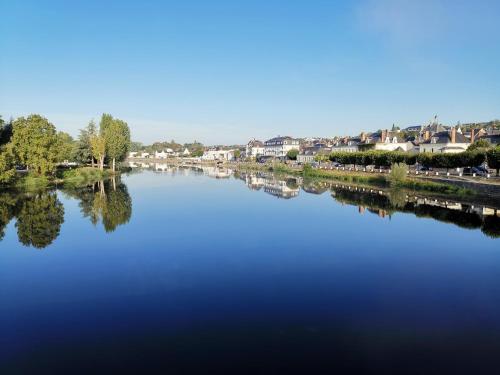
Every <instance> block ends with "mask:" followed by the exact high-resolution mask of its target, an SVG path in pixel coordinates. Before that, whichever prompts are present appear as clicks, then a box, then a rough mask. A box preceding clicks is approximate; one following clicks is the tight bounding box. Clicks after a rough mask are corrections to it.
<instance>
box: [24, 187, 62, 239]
mask: <svg viewBox="0 0 500 375" xmlns="http://www.w3.org/2000/svg"><path fill="white" fill-rule="evenodd" d="M63 222H64V207H63V205H62V203H61V202H60V201H59V199H57V195H56V193H52V192H51V193H42V194H38V195H35V196H34V197H31V198H29V199H26V200H24V201H23V202H22V204H21V208H20V210H19V213H18V215H17V221H16V228H17V235H18V237H19V241H20V242H21V243H22V244H23V245H25V246H33V247H35V248H37V249H43V248H44V247H46V246H48V245H50V244H51V243H52V242H53V241H54V240H55V239H56V238H57V236H58V235H59V232H60V230H61V225H62V223H63Z"/></svg>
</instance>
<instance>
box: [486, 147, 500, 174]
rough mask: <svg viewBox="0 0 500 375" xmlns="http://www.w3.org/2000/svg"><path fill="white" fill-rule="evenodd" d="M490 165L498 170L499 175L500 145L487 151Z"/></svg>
mask: <svg viewBox="0 0 500 375" xmlns="http://www.w3.org/2000/svg"><path fill="white" fill-rule="evenodd" d="M487 159H488V166H489V167H490V168H494V169H496V171H497V176H498V175H499V170H500V146H497V147H495V148H493V149H491V150H488V152H487Z"/></svg>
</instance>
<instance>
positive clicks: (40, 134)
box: [0, 114, 130, 183]
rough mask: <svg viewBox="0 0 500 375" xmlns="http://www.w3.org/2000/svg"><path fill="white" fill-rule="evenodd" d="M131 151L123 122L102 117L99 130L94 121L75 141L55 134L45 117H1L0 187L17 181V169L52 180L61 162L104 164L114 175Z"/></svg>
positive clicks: (64, 134)
mask: <svg viewBox="0 0 500 375" xmlns="http://www.w3.org/2000/svg"><path fill="white" fill-rule="evenodd" d="M129 149H130V130H129V127H128V124H127V123H126V122H125V121H122V120H119V119H115V118H113V116H111V115H109V114H103V115H102V117H101V120H100V123H99V127H97V126H96V125H95V123H94V122H93V121H91V122H90V123H89V125H88V126H87V127H86V128H85V129H82V130H80V134H79V137H78V139H77V140H74V139H73V138H72V137H71V136H70V135H69V134H67V133H65V132H61V131H59V132H58V131H57V129H56V127H55V126H54V125H53V124H52V123H51V122H49V120H47V119H46V118H45V117H43V116H40V115H38V114H32V115H29V116H27V117H19V118H17V119H16V120H13V119H11V120H10V121H9V122H8V123H6V122H5V121H4V120H3V119H2V118H1V117H0V183H9V182H11V181H12V180H13V179H15V177H16V167H24V168H26V169H27V170H28V171H29V172H30V173H32V174H34V175H36V176H52V175H54V173H55V171H56V168H57V166H58V165H59V164H60V163H62V162H64V161H70V160H71V161H75V162H77V163H79V164H84V165H86V164H91V165H92V166H94V164H96V165H97V166H98V167H99V168H100V169H101V170H102V169H104V165H105V163H106V162H108V163H111V168H112V170H113V171H115V169H116V162H118V161H122V160H123V159H125V157H126V156H127V153H128V150H129Z"/></svg>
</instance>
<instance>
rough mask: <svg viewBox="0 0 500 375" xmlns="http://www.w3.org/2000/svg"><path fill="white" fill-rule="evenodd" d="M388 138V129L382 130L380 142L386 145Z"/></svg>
mask: <svg viewBox="0 0 500 375" xmlns="http://www.w3.org/2000/svg"><path fill="white" fill-rule="evenodd" d="M386 138H387V129H386V130H382V134H381V136H380V141H381V142H382V143H384V142H385V139H386Z"/></svg>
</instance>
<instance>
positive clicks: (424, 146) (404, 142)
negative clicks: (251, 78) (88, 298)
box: [245, 122, 500, 163]
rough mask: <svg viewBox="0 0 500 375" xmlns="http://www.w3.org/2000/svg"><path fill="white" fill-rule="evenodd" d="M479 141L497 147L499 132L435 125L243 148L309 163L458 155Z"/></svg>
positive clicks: (249, 154) (251, 153)
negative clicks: (386, 155) (363, 156)
mask: <svg viewBox="0 0 500 375" xmlns="http://www.w3.org/2000/svg"><path fill="white" fill-rule="evenodd" d="M479 139H483V140H485V141H487V142H489V143H490V144H492V145H498V144H500V130H495V129H471V130H468V131H467V132H465V133H464V132H462V129H461V128H460V127H459V126H456V127H447V126H444V125H442V124H438V123H436V122H434V123H430V124H428V125H426V126H413V127H408V128H406V129H404V130H399V129H394V130H391V131H389V130H387V129H386V130H380V131H377V132H374V133H364V132H363V133H361V134H360V135H359V136H355V137H351V136H345V137H334V138H332V139H327V138H306V139H295V138H292V137H280V136H278V137H276V138H272V139H270V140H268V141H265V142H261V141H258V140H256V139H252V140H251V141H250V142H248V144H247V145H246V152H245V156H246V157H252V158H259V157H274V158H281V159H282V158H285V157H286V155H287V153H288V152H289V151H290V150H292V149H296V150H298V151H299V154H298V156H297V161H298V162H301V163H310V162H312V161H314V159H315V157H316V156H317V155H318V154H322V153H324V154H329V153H330V152H332V151H343V152H357V151H368V150H379V151H403V152H414V153H425V152H428V153H458V152H463V151H466V150H467V149H468V147H469V146H470V145H471V144H472V143H474V142H475V141H477V140H479Z"/></svg>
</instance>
